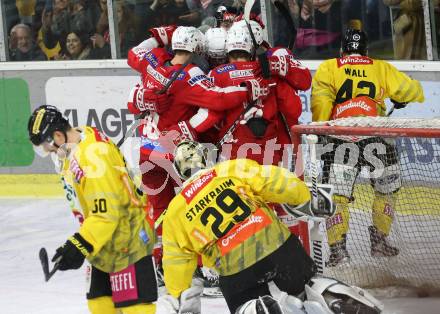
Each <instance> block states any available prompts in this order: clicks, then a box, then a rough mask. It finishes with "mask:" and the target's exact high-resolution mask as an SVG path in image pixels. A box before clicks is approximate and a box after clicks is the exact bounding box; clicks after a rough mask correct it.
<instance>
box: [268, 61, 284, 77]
mask: <svg viewBox="0 0 440 314" xmlns="http://www.w3.org/2000/svg"><path fill="white" fill-rule="evenodd" d="M287 58H288V57H287V56H270V57H268V58H267V59H268V61H269V69H270V74H272V75H277V76H281V77H285V76H286V75H287V71H288V70H289V64H288V62H289V60H288V59H287Z"/></svg>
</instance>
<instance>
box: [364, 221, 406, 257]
mask: <svg viewBox="0 0 440 314" xmlns="http://www.w3.org/2000/svg"><path fill="white" fill-rule="evenodd" d="M368 231H369V232H370V242H371V256H373V257H391V256H396V255H398V254H399V249H398V248H396V247H394V246H392V245H390V244H389V243H388V241H387V239H386V238H387V237H386V236H385V234H383V233H382V232H380V231H379V230H377V228H376V227H375V226H369V227H368Z"/></svg>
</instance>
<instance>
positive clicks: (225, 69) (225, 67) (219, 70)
mask: <svg viewBox="0 0 440 314" xmlns="http://www.w3.org/2000/svg"><path fill="white" fill-rule="evenodd" d="M235 69H237V67H236V65H235V64H226V65H223V66H221V67H218V68H217V69H215V72H217V73H218V74H221V73H223V72H229V71H232V70H235Z"/></svg>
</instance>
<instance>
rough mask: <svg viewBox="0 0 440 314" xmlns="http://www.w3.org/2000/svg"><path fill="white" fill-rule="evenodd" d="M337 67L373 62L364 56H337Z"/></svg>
mask: <svg viewBox="0 0 440 314" xmlns="http://www.w3.org/2000/svg"><path fill="white" fill-rule="evenodd" d="M336 60H337V62H338V68H340V67H342V66H344V65H347V64H350V65H362V64H373V60H372V59H370V58H368V57H364V56H347V57H343V58H337V59H336Z"/></svg>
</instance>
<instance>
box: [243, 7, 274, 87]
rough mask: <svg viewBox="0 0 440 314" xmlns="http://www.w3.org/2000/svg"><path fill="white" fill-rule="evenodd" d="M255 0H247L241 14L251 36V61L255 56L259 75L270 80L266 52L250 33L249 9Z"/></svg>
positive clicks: (252, 33)
mask: <svg viewBox="0 0 440 314" xmlns="http://www.w3.org/2000/svg"><path fill="white" fill-rule="evenodd" d="M254 3H255V0H247V1H246V4H245V6H244V13H243V19H244V21H245V23H246V26H247V29H248V31H249V34H250V35H251V39H252V44H253V46H254V52H253V54H252V60H255V56H256V57H257V59H258V61H259V63H260V66H261V73H262V76H263V77H264V78H266V79H267V78H270V69H269V61H268V60H267V55H266V51H264V50H263V48H262V47H260V46H259V45H258V43H257V40H256V39H255V35H254V32H253V31H252V27H251V24H250V22H249V21H250V16H251V9H252V7H253V6H254Z"/></svg>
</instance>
